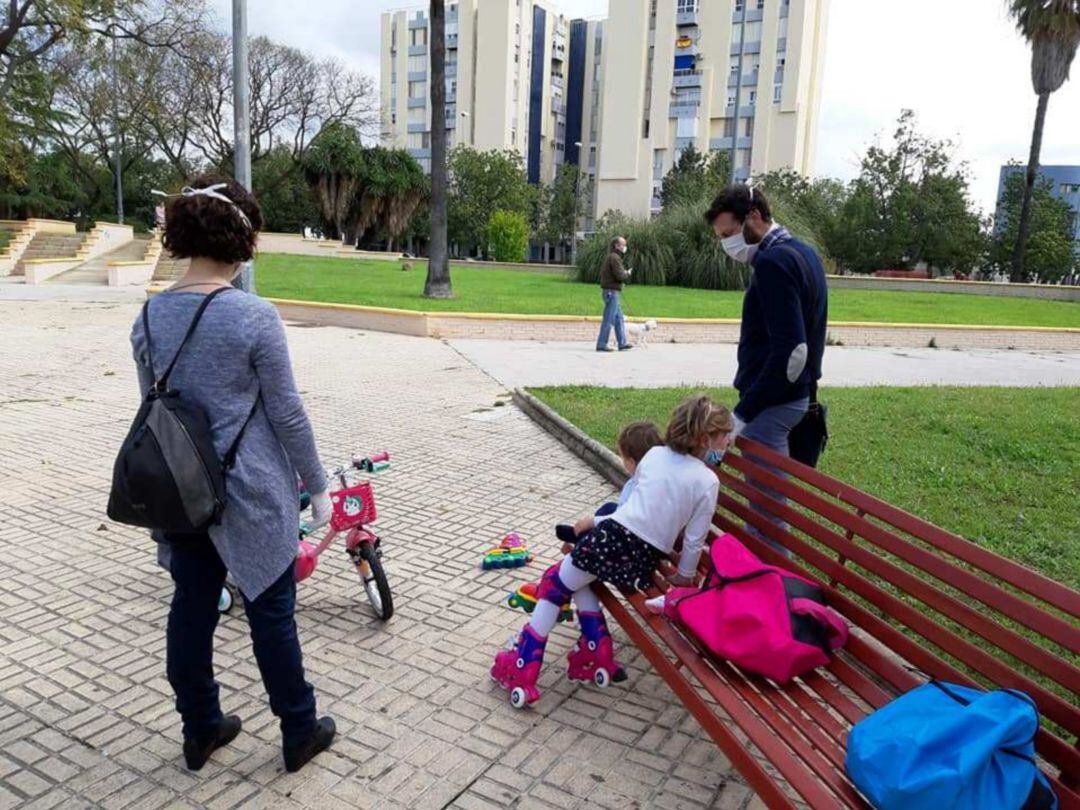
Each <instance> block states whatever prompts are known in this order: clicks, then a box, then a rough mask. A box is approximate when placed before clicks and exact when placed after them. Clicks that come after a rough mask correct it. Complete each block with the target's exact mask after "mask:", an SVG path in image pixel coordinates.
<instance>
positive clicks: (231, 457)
mask: <svg viewBox="0 0 1080 810" xmlns="http://www.w3.org/2000/svg"><path fill="white" fill-rule="evenodd" d="M261 401H262V391H259V393H258V395H257V396H256V397H255V402H254V403H252V405H251V410H250V411H248V415H247V419H245V420H244V424H242V425H241V426H240V432H239V433H237V434H236V438H235V439H233V443H232V444H230V445H229V449H228V450H226V451H225V456H224V458H222V459H221V467H222V469H224V470H225V472H228V471H229V470H231V469H232V468H233V465H234V464H235V463H236V453H237V451H238V450H239V449H240V440H241V439H242V438H244V431H245V430H247V426H248V425H249V424H251V420H252V419H253V418H254V416H255V411H256V410H257V409H258V407H259V403H260V402H261Z"/></svg>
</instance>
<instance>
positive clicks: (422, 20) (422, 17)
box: [409, 11, 427, 31]
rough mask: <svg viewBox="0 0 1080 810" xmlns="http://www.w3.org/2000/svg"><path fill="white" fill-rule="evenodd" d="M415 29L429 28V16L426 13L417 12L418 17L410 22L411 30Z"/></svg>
mask: <svg viewBox="0 0 1080 810" xmlns="http://www.w3.org/2000/svg"><path fill="white" fill-rule="evenodd" d="M414 28H427V15H426V14H424V12H422V11H418V12H416V16H415V17H413V18H412V19H411V20H409V30H410V31H411V30H412V29H414Z"/></svg>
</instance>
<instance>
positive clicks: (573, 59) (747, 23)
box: [382, 0, 828, 231]
mask: <svg viewBox="0 0 1080 810" xmlns="http://www.w3.org/2000/svg"><path fill="white" fill-rule="evenodd" d="M827 3H828V0H611V2H610V4H609V17H608V18H607V19H606V20H573V21H569V20H567V19H566V18H565V17H563V16H561V15H560V14H559V13H558V12H557V11H556V9H555V7H554V6H553V5H551V2H550V0H457V2H455V3H451V4H449V5H448V7H447V25H446V44H447V72H446V76H447V79H446V81H447V107H446V126H447V127H448V129H449V134H450V139H449V143H450V145H451V146H453V145H455V144H458V143H464V144H467V145H470V146H473V147H475V148H477V149H515V150H517V151H518V152H520V153H521V154H522V156H523V157H524V159H525V163H526V167H527V170H528V176H529V180H530V181H531V182H545V183H546V182H550V180H551V179H552V178H553V177H554V175H555V171H556V168H557V166H558V165H559V164H560V163H563V162H568V163H571V164H574V165H578V166H579V167H580V169H581V171H582V173H583V174H585V175H587V176H588V177H590V178H591V179H592V181H593V182H592V183H591V184H588V185H587V186H586V188H589V189H590V196H589V198H587V199H586V200H585V203H586V205H585V207H586V209H587V210H588V212H589V213H588V215H587V216H586V217H585V221H584V222H582V223H581V230H584V231H591V230H592V229H593V227H594V223H595V220H596V219H597V218H599V217H600V216H601V215H603V213H604V212H606V211H609V210H615V209H617V210H621V211H622V212H623V213H625V214H629V215H632V216H636V217H647V216H649V215H650V214H651V213H655V212H656V211H658V210H659V207H660V199H659V194H660V185H661V181H662V179H663V177H664V175H665V174H666V173H667V172H668V171H669V170H670V169H671V167H672V166H673V165H674V163H675V161H676V160H677V159H678V156H679V154H680V153H681V152H682V150H683V149H685V148H686V147H687V146H689V145H691V144H693V145H694V146H695V147H696V148H697V149H699V150H700V151H702V152H706V151H710V150H717V149H724V150H729V151H730V150H731V149H732V147H733V146H734V147H735V149H736V150H737V153H736V167H737V170H736V171H737V176H738V177H742V178H746V177H748V176H749V175H750V174H757V173H761V172H765V171H769V170H771V169H776V168H785V167H786V168H792V169H795V170H796V171H799V172H801V173H803V174H811V173H812V171H813V161H814V148H815V140H816V133H817V123H818V113H819V107H820V100H821V99H820V90H821V78H822V76H821V74H822V67H823V61H824V41H825V25H826V16H827ZM382 43H383V44H382V99H383V108H384V111H385V116H386V121H385V125H384V142H385V143H386V144H388V145H393V146H398V147H405V148H408V149H409V150H410V152H411V153H412V154H413V156H414V157H416V158H417V159H419V160H420V161H421V163H423V164H424V165H425V167H427V165H428V163H429V160H430V154H431V153H430V119H431V110H430V94H429V92H428V76H429V63H428V47H427V46H428V20H427V14H426V12H425V11H423V10H412V11H397V12H387V13H385V14H384V15H383V18H382ZM736 98H737V99H738V103H737V104H736ZM736 109H737V112H736ZM579 144H580V146H579Z"/></svg>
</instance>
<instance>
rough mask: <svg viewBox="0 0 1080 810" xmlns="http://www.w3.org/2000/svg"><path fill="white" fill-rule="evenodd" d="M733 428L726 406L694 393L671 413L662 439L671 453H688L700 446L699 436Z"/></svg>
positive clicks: (708, 435) (705, 436)
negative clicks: (672, 451)
mask: <svg viewBox="0 0 1080 810" xmlns="http://www.w3.org/2000/svg"><path fill="white" fill-rule="evenodd" d="M733 427H734V423H733V422H732V420H731V412H730V411H728V409H727V408H725V407H724V406H723V405H718V404H717V403H715V402H713V401H712V400H711V399H709V397H708V395H707V394H696V395H694V396H692V397H689V398H687V399H685V400H683V401H682V403H680V404H679V406H678V407H677V408H676V409H675V411H674V413H672V414H671V421H670V422H668V427H667V436H666V437H665V438H664V442H665V444H667V446H668V447H670V448H671V449H672V450H674V451H675V452H677V453H682V454H683V455H689V454H691V453H693V452H695V451H696V450H697V449H698V448H699V447H700V446H701V441H702V439H706V438H711V437H713V436H715V435H717V434H718V433H729V432H730V431H731V429H732V428H733Z"/></svg>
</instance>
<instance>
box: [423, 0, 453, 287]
mask: <svg viewBox="0 0 1080 810" xmlns="http://www.w3.org/2000/svg"><path fill="white" fill-rule="evenodd" d="M428 18H429V20H430V27H431V30H430V34H431V40H430V43H431V44H430V47H431V83H430V87H431V244H430V245H429V246H428V272H427V281H426V282H425V284H424V296H425V297H427V298H452V297H453V295H454V290H453V288H452V287H451V286H450V259H449V257H448V255H447V250H446V3H445V0H431V6H430V13H429V14H428Z"/></svg>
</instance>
